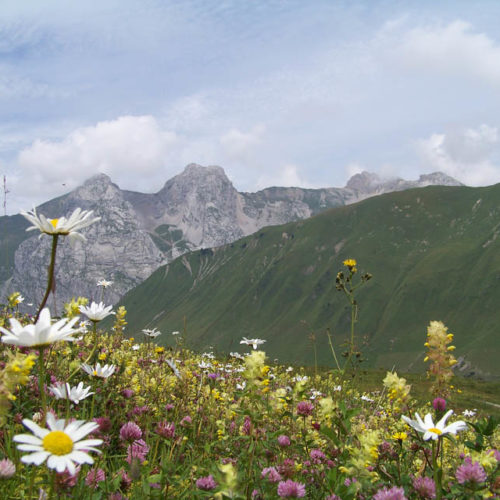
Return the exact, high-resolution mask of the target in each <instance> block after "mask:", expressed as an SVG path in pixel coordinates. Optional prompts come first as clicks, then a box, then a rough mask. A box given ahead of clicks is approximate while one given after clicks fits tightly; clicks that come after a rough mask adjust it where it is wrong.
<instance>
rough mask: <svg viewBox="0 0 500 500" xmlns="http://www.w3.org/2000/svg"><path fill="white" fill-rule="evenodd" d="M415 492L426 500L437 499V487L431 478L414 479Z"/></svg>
mask: <svg viewBox="0 0 500 500" xmlns="http://www.w3.org/2000/svg"><path fill="white" fill-rule="evenodd" d="M413 487H414V488H415V491H416V492H417V493H418V494H419V495H420V497H421V498H425V500H427V499H429V500H432V499H433V498H436V485H435V484H434V481H433V480H432V479H431V478H430V477H416V478H414V479H413Z"/></svg>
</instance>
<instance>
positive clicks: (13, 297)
mask: <svg viewBox="0 0 500 500" xmlns="http://www.w3.org/2000/svg"><path fill="white" fill-rule="evenodd" d="M23 300H24V298H23V296H22V295H21V294H20V293H19V292H14V293H12V294H10V295H9V297H8V298H7V304H8V306H9V307H10V308H11V309H13V308H14V307H16V306H18V305H19V304H20V303H21V302H22V301H23Z"/></svg>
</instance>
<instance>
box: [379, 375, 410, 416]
mask: <svg viewBox="0 0 500 500" xmlns="http://www.w3.org/2000/svg"><path fill="white" fill-rule="evenodd" d="M383 383H384V387H385V388H386V389H387V394H388V396H389V399H390V400H391V401H392V402H393V403H394V404H395V405H396V407H397V409H399V406H400V405H402V404H404V403H405V402H406V401H407V400H408V397H409V395H410V389H411V385H408V384H407V383H406V379H405V378H402V377H398V374H397V373H392V372H387V375H386V376H385V378H384V380H383Z"/></svg>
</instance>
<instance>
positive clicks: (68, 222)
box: [21, 208, 101, 243]
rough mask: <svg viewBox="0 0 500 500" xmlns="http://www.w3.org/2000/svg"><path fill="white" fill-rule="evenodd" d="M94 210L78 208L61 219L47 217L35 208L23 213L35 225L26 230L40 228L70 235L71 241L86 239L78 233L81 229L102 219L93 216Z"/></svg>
mask: <svg viewBox="0 0 500 500" xmlns="http://www.w3.org/2000/svg"><path fill="white" fill-rule="evenodd" d="M92 214H93V211H92V210H90V211H88V210H83V211H82V209H81V208H77V209H76V210H75V211H74V212H73V213H72V214H71V215H70V216H69V219H66V217H60V218H59V219H47V218H46V217H45V216H44V215H42V214H40V215H38V214H37V213H36V209H35V208H34V209H33V210H32V211H31V212H24V211H21V215H22V216H23V217H25V218H26V219H28V220H29V221H30V222H31V223H32V224H33V225H32V226H30V227H28V229H26V231H33V230H34V229H38V230H40V232H41V233H42V234H52V235H54V234H59V235H63V236H68V237H69V239H70V242H72V243H73V242H74V241H75V240H80V241H85V237H84V236H83V235H81V234H80V233H78V232H77V231H79V230H80V229H83V228H84V227H87V226H90V224H93V223H94V222H97V221H98V220H101V218H100V217H92ZM40 236H41V235H40Z"/></svg>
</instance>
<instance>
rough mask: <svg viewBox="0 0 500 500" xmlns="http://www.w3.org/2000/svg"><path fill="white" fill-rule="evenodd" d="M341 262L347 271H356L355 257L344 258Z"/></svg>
mask: <svg viewBox="0 0 500 500" xmlns="http://www.w3.org/2000/svg"><path fill="white" fill-rule="evenodd" d="M342 264H344V266H346V267H347V268H348V269H349V271H351V273H355V272H356V264H357V262H356V260H355V259H346V260H344V262H342Z"/></svg>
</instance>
